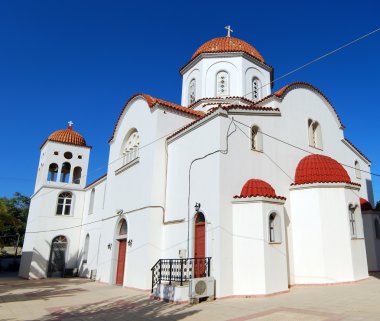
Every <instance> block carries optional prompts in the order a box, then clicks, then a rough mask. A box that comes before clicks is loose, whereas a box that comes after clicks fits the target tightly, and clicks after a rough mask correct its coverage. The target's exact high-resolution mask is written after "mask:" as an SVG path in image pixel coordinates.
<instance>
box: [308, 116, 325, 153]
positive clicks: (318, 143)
mask: <svg viewBox="0 0 380 321" xmlns="http://www.w3.org/2000/svg"><path fill="white" fill-rule="evenodd" d="M308 131H309V146H311V147H315V148H318V149H322V147H323V145H322V131H321V126H320V125H319V123H318V122H316V121H313V120H311V119H309V120H308Z"/></svg>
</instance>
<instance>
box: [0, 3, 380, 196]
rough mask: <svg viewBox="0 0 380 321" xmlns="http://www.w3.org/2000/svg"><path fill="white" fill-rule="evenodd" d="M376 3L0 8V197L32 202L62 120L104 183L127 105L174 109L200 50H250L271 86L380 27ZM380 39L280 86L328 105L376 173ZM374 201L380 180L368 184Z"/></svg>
mask: <svg viewBox="0 0 380 321" xmlns="http://www.w3.org/2000/svg"><path fill="white" fill-rule="evenodd" d="M379 12H380V3H379V1H360V2H358V1H331V0H330V1H267V2H265V1H250V2H249V1H238V0H236V1H188V2H185V1H178V2H174V1H170V2H169V1H93V0H92V1H15V0H12V1H6V0H2V1H0V108H1V118H0V121H1V125H0V134H1V140H0V150H1V158H0V162H1V163H0V164H1V166H0V196H11V195H12V194H13V193H14V192H16V191H19V192H21V193H24V194H26V195H31V194H32V192H33V188H34V181H35V176H36V170H37V165H38V159H39V147H40V145H41V143H42V142H43V141H44V140H45V139H46V138H47V136H48V135H49V134H51V133H52V132H54V131H55V130H57V129H61V128H65V127H66V126H67V121H68V120H73V121H74V123H75V124H74V128H75V129H76V130H78V131H79V132H80V133H81V134H82V135H83V136H84V137H85V139H86V140H87V142H88V144H89V145H92V146H93V149H92V155H91V160H90V169H89V177H88V182H90V181H92V180H93V179H96V178H97V177H98V176H100V175H102V174H104V173H105V172H106V165H107V161H108V143H107V141H108V139H109V138H110V136H111V134H112V130H113V127H114V124H115V122H116V120H117V117H118V115H119V112H120V110H121V108H122V107H123V104H124V103H125V101H126V100H127V99H128V98H129V97H130V96H131V95H133V94H135V93H137V92H144V93H148V94H151V95H153V96H156V97H160V98H163V99H166V100H169V101H173V102H176V103H180V94H181V78H180V75H179V73H178V70H179V69H180V67H182V66H183V65H184V64H185V63H186V62H187V61H188V60H189V59H190V57H191V55H192V54H193V52H194V51H195V50H196V49H197V48H198V47H199V46H200V45H201V44H202V43H204V42H206V41H207V40H210V39H212V38H215V37H219V36H224V35H225V30H224V26H225V25H227V24H231V26H232V28H233V30H234V31H235V32H234V34H233V36H236V37H238V38H241V39H243V40H245V41H247V42H248V43H250V44H252V45H253V46H254V47H256V49H258V50H259V52H260V53H261V54H262V56H263V57H264V59H265V60H266V62H267V63H269V64H270V65H272V66H274V68H275V77H279V76H281V75H283V74H285V73H286V72H288V71H290V70H292V69H294V68H296V67H299V66H300V65H303V64H304V63H306V62H308V61H310V60H312V59H314V58H316V57H318V56H320V55H322V54H324V53H326V52H328V51H330V50H333V49H335V48H337V47H339V46H340V45H342V44H344V43H346V42H349V41H351V40H353V39H355V38H357V37H359V36H361V35H363V34H365V33H367V32H369V31H371V30H373V29H376V28H378V27H380V19H379ZM379 52H380V32H378V33H377V34H375V35H373V36H370V37H368V38H366V39H364V40H363V41H360V42H359V43H356V44H354V45H353V46H350V47H348V48H346V49H344V50H342V51H340V52H339V53H337V54H334V55H332V56H330V57H328V58H326V59H324V60H322V61H320V62H318V63H316V64H314V65H312V66H309V67H308V68H306V69H303V70H302V71H299V72H297V73H295V74H293V75H291V76H289V77H286V78H284V79H281V80H280V81H278V82H277V83H276V84H275V87H274V89H275V90H276V89H278V88H281V87H282V86H284V85H286V84H288V83H290V82H293V81H306V82H309V83H311V84H313V85H315V86H316V87H318V88H319V89H320V90H322V91H323V92H324V93H325V95H326V96H327V97H328V98H329V99H330V101H331V102H332V103H333V105H334V106H335V108H336V109H337V111H338V114H339V116H340V117H341V119H342V121H343V124H345V125H346V130H345V136H346V137H347V138H348V139H350V140H351V141H352V142H353V143H354V144H355V145H357V146H358V147H359V148H360V149H361V150H362V151H363V152H364V153H365V154H366V155H367V156H368V157H369V158H370V159H371V160H372V162H373V166H372V171H373V172H374V173H380V148H379V134H378V132H379V122H378V116H379V114H380V112H379V108H380V106H379V105H380V104H379V102H378V93H379V88H380V80H379V77H378V75H379V74H380V62H379V57H380V55H379ZM373 182H374V188H375V199H377V200H380V177H373Z"/></svg>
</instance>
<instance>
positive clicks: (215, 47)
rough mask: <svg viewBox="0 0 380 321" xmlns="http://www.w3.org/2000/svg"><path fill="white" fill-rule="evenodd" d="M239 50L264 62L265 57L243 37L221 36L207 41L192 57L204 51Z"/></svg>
mask: <svg viewBox="0 0 380 321" xmlns="http://www.w3.org/2000/svg"><path fill="white" fill-rule="evenodd" d="M239 51H240V52H245V53H246V54H248V55H250V56H251V57H253V58H256V59H257V60H259V61H261V62H264V58H263V57H262V56H261V55H260V53H259V52H258V51H257V50H256V49H255V48H254V47H253V46H251V45H250V44H249V43H247V42H245V41H243V40H241V39H238V38H233V37H220V38H214V39H212V40H209V41H207V42H206V43H204V44H203V45H202V46H200V47H199V48H198V49H197V51H196V52H195V53H194V54H193V56H192V57H191V59H194V58H196V57H197V56H199V55H200V54H202V53H210V52H239Z"/></svg>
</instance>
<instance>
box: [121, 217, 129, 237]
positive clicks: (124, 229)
mask: <svg viewBox="0 0 380 321" xmlns="http://www.w3.org/2000/svg"><path fill="white" fill-rule="evenodd" d="M127 233H128V226H127V221H126V220H122V221H121V222H120V228H119V235H126V234H127Z"/></svg>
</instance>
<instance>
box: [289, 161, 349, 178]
mask: <svg viewBox="0 0 380 321" xmlns="http://www.w3.org/2000/svg"><path fill="white" fill-rule="evenodd" d="M294 183H295V184H311V183H351V179H350V176H349V175H348V173H347V171H346V170H345V169H344V168H343V166H342V165H340V164H339V163H338V162H337V161H336V160H335V159H332V158H331V157H328V156H324V155H309V156H306V157H304V158H303V159H301V161H300V162H299V163H298V166H297V169H296V175H295V178H294Z"/></svg>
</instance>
